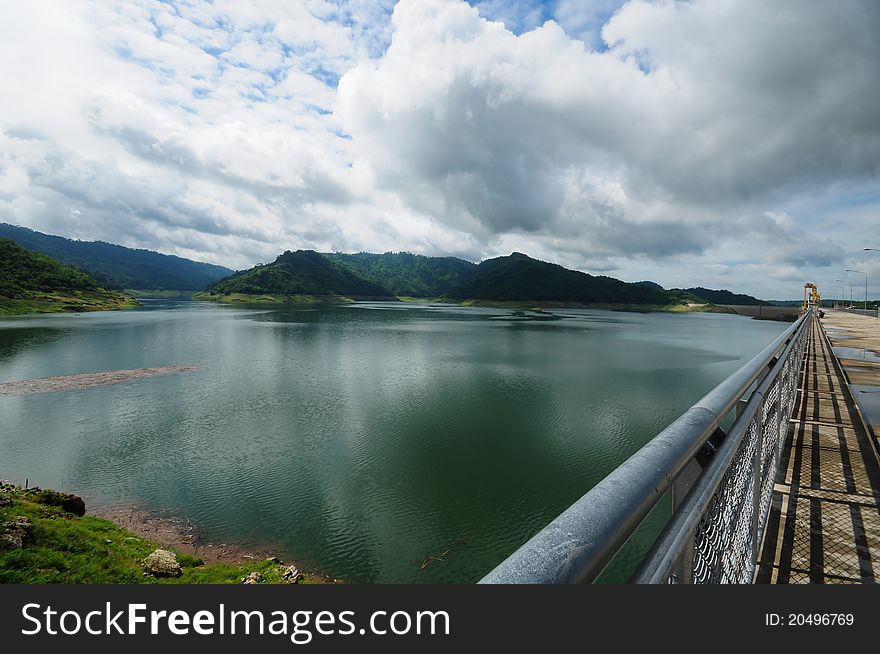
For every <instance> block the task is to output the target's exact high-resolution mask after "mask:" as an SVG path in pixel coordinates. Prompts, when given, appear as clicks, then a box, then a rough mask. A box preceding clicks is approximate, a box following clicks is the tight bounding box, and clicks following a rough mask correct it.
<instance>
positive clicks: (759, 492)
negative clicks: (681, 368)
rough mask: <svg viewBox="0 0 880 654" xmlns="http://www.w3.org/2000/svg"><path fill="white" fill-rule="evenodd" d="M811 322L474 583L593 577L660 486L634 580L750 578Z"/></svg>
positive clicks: (790, 332) (807, 318) (791, 331)
mask: <svg viewBox="0 0 880 654" xmlns="http://www.w3.org/2000/svg"><path fill="white" fill-rule="evenodd" d="M812 320H813V312H812V311H810V312H807V313H806V314H804V315H803V316H801V317H800V318H799V319H798V321H797V322H796V323H795V324H793V325H792V326H791V327H790V328H788V329H787V330H786V331H785V332H783V333H782V334H780V335H779V336H778V337H777V338H776V339H775V340H774V341H773V342H772V343H771V344H770V345H768V346H767V347H766V348H764V350H762V351H761V352H760V353H759V354H758V355H757V356H755V357H754V358H753V359H752V360H751V361H749V362H748V363H747V364H746V365H744V366H743V367H742V368H740V369H739V370H738V371H737V372H735V373H734V374H733V375H731V376H730V377H728V378H727V379H726V380H725V381H723V382H722V383H721V384H719V385H718V386H717V387H715V389H714V390H712V391H711V392H709V394H708V395H706V396H705V397H704V398H703V399H702V400H700V401H699V402H697V403H696V404H695V405H694V406H693V407H691V408H690V409H688V410H687V411H686V412H685V413H684V415H682V416H681V417H680V418H678V419H677V420H676V421H675V422H673V423H672V424H671V425H669V427H667V428H666V429H664V430H663V431H662V432H660V434H658V435H657V436H656V437H655V438H654V439H653V440H651V441H650V442H649V443H647V444H646V445H645V446H644V447H642V449H640V450H639V451H638V452H636V453H635V454H633V455H632V456H631V457H630V458H629V459H627V460H626V461H625V462H624V463H623V464H621V465H620V466H619V467H618V468H617V469H616V470H614V471H613V472H612V473H611V474H609V475H608V476H607V477H606V478H605V479H603V480H602V481H601V482H599V483H598V484H597V485H596V486H594V487H593V488H592V489H591V490H590V491H589V492H588V493H587V494H586V495H584V496H583V497H581V498H580V499H579V500H578V501H577V502H575V503H574V504H572V505H571V506H570V507H569V508H568V509H566V510H565V511H563V513H562V514H560V515H559V516H558V517H557V518H556V519H555V520H553V521H552V522H551V523H550V524H549V525H547V526H546V527H545V528H544V529H542V530H541V531H540V532H538V533H537V534H536V535H535V536H533V537H532V538H531V540H529V541H528V542H527V543H525V544H524V545H523V546H522V547H520V548H519V549H518V550H517V551H516V552H514V553H513V554H512V555H511V556H509V557H508V558H507V559H506V560H505V561H503V562H502V563H501V564H500V565H499V566H498V567H497V568H495V569H494V570H493V571H492V572H490V573H489V574H488V575H486V577H484V578H483V579H482V581H481V582H480V583H573V582H585V583H589V582H592V581H595V580H596V578H597V577H598V576H599V575H600V574H601V573H602V571H603V570H604V569H605V567H606V566H607V565H608V563H609V562H610V561H611V560H612V559H613V558H614V556H615V555H616V554H617V552H618V551H620V549H621V548H622V547H623V546H624V545H625V544H626V542H627V540H628V539H629V537H630V536H631V535H632V534H633V532H635V530H636V529H637V528H638V526H639V525H640V524H641V523H642V521H643V520H644V518H645V517H646V516H647V515H648V513H650V511H651V509H653V508H654V507H655V506H656V505H657V503H658V502H659V501H660V500H661V498H662V497H663V496H664V495H665V494H666V493H667V492H668V491H671V492H672V496H673V512H672V516H671V518H670V520H669V521H668V522H667V524H666V527H665V528H664V530H663V532H662V533H661V535H660V536H659V537H658V539H657V540H656V541H655V543H654V546H653V547H652V548H651V550H650V552H649V553H648V554H647V555H646V556H645V558H644V559H643V560H642V562H641V564H640V565H639V567H638V570H637V571H636V573H635V574H634V576H633V578H632V581H634V582H637V583H667V582H671V583H750V582H751V581H752V578H753V574H754V570H755V562H756V560H757V554H758V548H759V546H760V543H761V537H762V535H763V530H764V525H765V524H766V521H767V515H768V513H769V508H770V498H771V495H772V491H773V481H774V478H775V476H776V469H777V467H778V464H779V459H780V456H781V452H782V447H783V445H784V443H785V437H786V434H787V431H788V421H789V417H790V416H791V414H792V410H793V409H794V403H795V396H796V394H797V382H798V378H799V375H800V371H801V365H802V361H803V354H804V348H805V346H806V342H807V338H808V336H809V333H810V327H811V325H812ZM734 411H735V413H736V417H735V419H734V421H733V423H732V425H731V426H730V428H729V429H728V430H726V431H725V430H723V429H722V423H724V422H725V419H726V418H728V417H729V416H730V414H731V413H732V412H734Z"/></svg>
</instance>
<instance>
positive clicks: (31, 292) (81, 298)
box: [0, 238, 137, 314]
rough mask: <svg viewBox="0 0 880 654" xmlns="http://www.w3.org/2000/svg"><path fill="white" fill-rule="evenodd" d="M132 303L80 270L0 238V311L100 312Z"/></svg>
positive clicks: (134, 303) (129, 299) (132, 301)
mask: <svg viewBox="0 0 880 654" xmlns="http://www.w3.org/2000/svg"><path fill="white" fill-rule="evenodd" d="M136 305H137V302H136V301H134V300H133V299H131V298H129V297H127V296H125V295H122V294H121V293H116V292H114V291H109V290H107V289H106V288H104V287H103V286H101V284H99V283H98V282H97V280H95V279H94V278H92V277H90V276H89V275H87V274H86V273H84V272H82V271H79V270H76V269H75V268H71V267H70V266H65V265H63V264H60V263H58V262H57V261H55V260H53V259H50V258H49V257H47V256H45V255H43V254H39V253H36V252H29V251H28V250H25V249H24V248H23V247H21V246H20V245H18V243H16V242H15V241H12V240H10V239H6V238H0V313H7V314H8V313H35V312H54V311H101V310H107V309H119V308H123V307H127V306H136Z"/></svg>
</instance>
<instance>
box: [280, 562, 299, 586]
mask: <svg viewBox="0 0 880 654" xmlns="http://www.w3.org/2000/svg"><path fill="white" fill-rule="evenodd" d="M300 577H302V573H301V572H300V571H299V570H298V569H297V567H296V566H295V565H291V566H288V567H287V570H285V571H284V572H283V573H281V578H282V579H284V581H286V582H287V583H288V584H295V583H296V582H298V581H299V578H300Z"/></svg>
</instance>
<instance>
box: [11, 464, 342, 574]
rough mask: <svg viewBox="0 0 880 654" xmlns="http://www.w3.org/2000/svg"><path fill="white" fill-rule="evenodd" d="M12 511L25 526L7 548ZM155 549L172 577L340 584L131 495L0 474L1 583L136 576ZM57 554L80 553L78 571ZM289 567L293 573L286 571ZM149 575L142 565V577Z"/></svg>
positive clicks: (268, 548)
mask: <svg viewBox="0 0 880 654" xmlns="http://www.w3.org/2000/svg"><path fill="white" fill-rule="evenodd" d="M16 516H17V517H16ZM14 518H15V519H16V520H19V521H20V522H22V524H23V525H24V528H25V530H26V533H25V534H24V535H23V537H22V538H20V539H19V540H18V541H17V544H14V545H13V547H12V550H10V547H9V543H10V533H11V532H9V530H10V529H11V528H13V527H14V526H15V525H14V524H13V522H9V520H13V519H14ZM58 518H62V519H61V520H59V519H58ZM13 531H14V529H13ZM12 536H15V534H12ZM13 540H15V539H13ZM16 548H18V549H17V551H18V552H21V553H22V554H17V553H16ZM71 548H72V549H71ZM156 549H168V550H171V551H172V552H173V553H174V555H175V557H176V559H177V561H178V562H179V564H180V566H181V567H182V568H183V574H182V575H181V573H180V572H178V575H177V577H179V579H177V581H176V583H181V582H182V583H197V584H202V583H239V580H240V581H241V583H244V582H245V578H247V577H248V576H249V575H251V573H253V574H255V575H256V578H257V580H256V581H255V582H254V581H251V582H248V583H269V584H297V583H298V584H341V583H344V582H343V581H342V580H340V579H337V578H335V577H331V576H330V575H327V574H324V573H321V572H316V571H315V570H314V569H313V568H311V567H303V566H302V565H301V564H300V562H299V561H296V560H293V559H287V558H286V557H285V558H282V557H280V556H279V555H278V554H277V553H278V552H279V551H280V550H281V549H282V548H281V547H279V546H272V545H263V544H259V545H239V544H236V543H220V542H210V541H207V540H205V539H203V538H202V537H201V534H200V532H199V528H198V526H197V525H196V524H195V523H193V522H192V521H190V520H189V519H187V518H186V517H185V516H184V515H182V512H181V511H180V510H174V509H168V508H155V507H150V506H148V505H146V504H144V503H142V502H140V501H137V500H128V501H124V502H107V503H101V502H94V503H93V500H89V502H88V505H87V503H86V501H85V500H84V499H83V496H80V495H75V494H73V493H70V492H68V491H56V490H52V489H49V488H44V487H41V486H38V485H34V486H22V485H19V484H16V483H15V482H13V481H7V480H2V479H0V560H4V559H5V558H8V557H9V556H12V557H13V560H18V564H16V565H14V566H12V568H9V569H7V570H5V572H7V573H9V574H7V575H3V574H2V573H3V572H4V570H3V565H2V564H0V579H3V578H4V577H5V578H6V581H7V582H8V581H9V575H12V576H13V581H12V583H142V582H141V579H142V577H141V571H142V570H143V568H142V567H141V566H142V565H143V564H142V563H140V562H141V561H142V560H143V559H144V557H145V556H146V555H148V554H150V552H155V550H156ZM58 555H63V556H65V557H66V556H73V557H74V558H75V559H79V560H78V561H77V564H76V565H75V566H74V568H72V569H71V570H74V571H76V570H79V572H74V573H73V574H70V573H69V572H68V571H67V569H66V568H58V569H56V568H57V566H56V565H55V564H54V563H53V561H55V558H56V557H57V556H58ZM133 555H134V556H133ZM132 563H134V564H135V565H134V566H133V565H132ZM22 564H24V565H22ZM79 566H86V568H87V569H86V570H83V568H82V567H79ZM10 570H12V572H9V571H10ZM15 570H18V571H19V572H18V573H15ZM291 570H292V571H293V576H285V575H288V573H289V572H290V571H291ZM148 576H149V575H147V573H146V572H143V577H148ZM159 576H163V575H159ZM173 576H174V575H172V577H173ZM59 577H61V578H59ZM96 580H97V581H96ZM159 581H169V580H159ZM171 581H172V582H173V581H174V580H173V579H172V580H171ZM154 582H155V581H153V582H146V583H154ZM0 583H3V582H2V581H0Z"/></svg>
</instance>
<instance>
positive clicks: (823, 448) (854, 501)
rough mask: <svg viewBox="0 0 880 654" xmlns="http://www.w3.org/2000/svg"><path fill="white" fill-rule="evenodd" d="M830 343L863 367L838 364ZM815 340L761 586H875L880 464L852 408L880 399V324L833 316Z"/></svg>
mask: <svg viewBox="0 0 880 654" xmlns="http://www.w3.org/2000/svg"><path fill="white" fill-rule="evenodd" d="M844 330H845V331H844ZM826 331H827V335H826ZM828 336H833V337H836V338H837V341H838V342H839V343H840V344H843V343H844V342H845V343H846V346H847V347H849V346H851V347H854V348H860V349H863V350H864V351H865V353H866V354H865V357H864V358H863V359H862V360H858V359H856V360H855V361H857V363H855V364H851V361H853V359H841V360H838V358H837V357H835V355H834V352H833V350H832V346H833V345H834V346H836V345H837V344H838V343H833V344H832V341H829V338H828ZM847 337H848V338H847ZM809 338H810V340H809V343H808V344H807V349H806V354H805V359H804V372H803V375H802V378H801V383H800V386H799V389H798V398H797V407H796V409H795V413H794V415H793V416H792V419H791V428H790V430H789V434H788V438H787V441H786V444H785V449H784V452H783V456H782V461H781V465H780V470H779V473H778V475H777V480H776V485H775V487H774V492H773V500H772V506H771V510H770V516H769V519H768V523H767V528H766V530H765V533H764V543H763V546H762V549H761V555H760V560H759V562H758V569H757V572H756V578H755V581H756V582H757V583H844V584H853V583H856V584H858V583H876V582H877V580H878V579H880V458H878V443H877V440H876V438H875V436H874V433H872V431H871V429H870V427H868V426H867V424H866V422H867V421H865V420H863V417H862V412H861V411H860V409H859V408H858V406H857V404H856V401H855V398H856V397H859V396H863V397H865V398H867V397H869V396H870V395H873V393H871V392H870V390H871V389H870V386H877V390H878V391H880V362H878V363H874V362H871V361H868V359H870V358H871V357H870V355H868V354H867V352H869V351H870V350H869V349H868V348H869V347H870V348H876V349H874V352H877V351H880V320H877V319H876V318H869V317H867V316H859V315H851V314H844V313H841V312H828V313H827V314H826V317H825V318H824V319H823V320H821V321H815V322H814V324H813V328H812V332H811V334H810V337H809ZM832 340H833V339H832ZM841 352H842V353H844V354H847V355H851V356H857V355H858V354H859V353H858V352H857V351H856V350H853V351H841ZM851 383H855V384H858V385H857V386H855V387H853V386H851ZM863 389H867V391H868V392H862V391H863ZM877 395H878V396H880V393H878V394H877Z"/></svg>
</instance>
